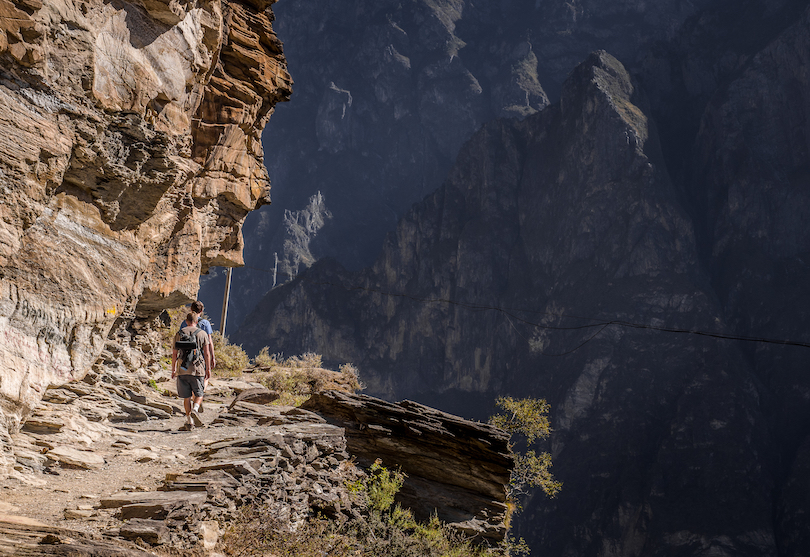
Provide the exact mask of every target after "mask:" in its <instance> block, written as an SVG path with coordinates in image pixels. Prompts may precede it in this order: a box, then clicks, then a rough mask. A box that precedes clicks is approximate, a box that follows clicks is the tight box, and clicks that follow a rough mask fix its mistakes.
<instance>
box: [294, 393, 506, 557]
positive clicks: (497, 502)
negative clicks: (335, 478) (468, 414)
mask: <svg viewBox="0 0 810 557" xmlns="http://www.w3.org/2000/svg"><path fill="white" fill-rule="evenodd" d="M301 408H303V409H306V410H311V411H314V412H317V413H318V414H320V415H322V416H325V417H326V418H327V419H328V420H329V421H330V422H332V423H335V424H337V425H339V426H340V427H342V428H343V429H344V430H345V435H346V443H347V449H348V451H349V452H350V453H351V454H352V455H353V456H355V457H356V458H357V462H358V463H359V464H361V465H363V466H366V467H368V466H370V465H371V464H372V463H373V462H374V461H375V460H377V459H380V460H381V461H382V462H383V463H384V464H385V465H386V466H393V467H396V468H398V469H400V470H401V471H402V472H404V473H405V474H406V479H405V483H404V484H403V486H402V490H401V491H400V492H399V494H398V495H397V500H398V501H399V502H401V503H402V506H403V507H405V508H408V509H411V510H412V511H413V513H414V516H415V517H416V518H417V519H419V520H428V519H429V518H430V517H431V516H432V515H434V514H435V515H436V516H438V517H439V519H440V520H441V521H442V522H446V523H448V524H449V525H450V526H452V527H454V528H456V529H458V530H460V531H461V532H463V533H464V534H466V535H469V536H472V537H478V538H483V539H487V540H490V541H495V542H499V541H501V540H503V538H504V535H505V533H506V525H505V521H506V519H507V516H506V515H507V504H506V503H507V501H506V485H507V484H508V483H509V478H510V471H511V470H512V467H513V461H512V459H511V457H510V450H509V446H508V443H509V436H508V434H507V433H506V432H504V431H502V430H500V429H498V428H495V427H493V426H489V425H487V424H482V423H477V422H471V421H469V420H464V419H462V418H459V417H458V416H453V415H451V414H447V413H445V412H441V411H439V410H436V409H434V408H429V407H427V406H423V405H421V404H417V403H415V402H410V401H403V402H399V403H390V402H385V401H383V400H380V399H375V398H373V397H369V396H365V395H356V394H355V395H352V394H349V393H344V392H340V391H327V392H323V393H316V394H314V395H312V397H310V399H309V400H307V401H306V402H305V403H304V404H303V405H302V406H301Z"/></svg>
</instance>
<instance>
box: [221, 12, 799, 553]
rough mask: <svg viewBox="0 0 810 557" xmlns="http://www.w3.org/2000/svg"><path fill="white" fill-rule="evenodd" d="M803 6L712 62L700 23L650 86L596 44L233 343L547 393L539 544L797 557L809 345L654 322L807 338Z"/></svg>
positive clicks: (552, 548) (765, 18) (466, 405)
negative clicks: (378, 234) (400, 211)
mask: <svg viewBox="0 0 810 557" xmlns="http://www.w3.org/2000/svg"><path fill="white" fill-rule="evenodd" d="M799 4H800V3H790V2H785V3H782V4H779V5H771V6H770V7H766V6H764V4H760V3H758V2H746V3H745V5H744V6H741V7H740V10H739V12H740V14H741V15H739V17H735V18H731V19H730V20H729V21H727V22H726V24H727V27H723V26H720V27H719V30H717V31H716V34H717V35H718V37H719V39H718V41H717V42H716V43H714V46H713V49H714V50H713V51H712V52H714V53H719V54H718V56H719V58H714V59H713V61H712V62H711V63H709V62H708V59H709V58H711V55H707V54H705V53H704V54H699V53H700V52H701V48H702V44H703V43H702V42H701V40H698V39H700V38H703V39H705V38H706V36H707V33H708V31H707V29H708V27H704V26H703V23H705V22H701V21H696V20H692V21H691V22H690V24H689V25H687V26H685V27H684V28H683V29H682V32H681V33H680V34H678V36H677V37H675V38H674V39H673V41H672V42H671V43H666V44H662V45H659V48H660V50H658V51H656V52H650V53H649V58H648V59H647V60H646V62H645V64H646V66H645V69H644V71H643V72H640V74H639V75H640V77H641V78H642V80H643V83H644V84H645V85H646V84H650V87H649V91H650V93H649V94H645V91H644V89H643V88H642V87H640V85H639V81H638V80H636V79H634V78H632V77H631V76H630V75H629V74H628V72H627V70H626V69H625V67H624V66H623V65H622V64H621V63H619V62H618V61H617V60H616V59H615V58H614V57H612V56H610V55H609V54H607V53H605V52H599V53H596V54H594V55H592V56H590V57H589V58H588V59H587V60H586V61H585V62H584V63H583V64H581V65H580V66H578V67H577V68H576V69H575V70H574V71H573V72H572V74H571V76H570V78H569V79H568V80H567V81H566V83H565V84H564V86H563V87H562V92H561V99H560V102H559V103H556V104H553V105H551V106H549V107H548V108H546V109H544V110H543V111H541V112H539V113H538V114H535V115H532V116H530V117H528V118H526V119H525V120H523V121H522V122H519V121H515V120H501V121H496V122H493V123H491V124H488V125H486V126H484V128H483V129H482V130H481V131H480V132H479V133H477V134H476V135H475V136H474V137H473V139H472V140H471V141H470V142H469V143H467V145H466V146H465V147H464V148H463V149H462V151H461V153H460V154H459V157H458V159H457V161H456V164H455V165H454V168H453V170H452V171H451V172H450V175H449V177H448V179H447V180H446V181H445V183H444V185H443V186H442V187H441V188H440V189H438V190H437V191H436V192H435V193H434V194H432V195H429V196H427V197H426V198H425V199H424V200H423V201H422V202H421V203H418V204H417V205H415V206H414V207H413V209H412V210H411V212H410V213H409V214H408V215H406V216H405V217H404V218H403V219H402V220H401V221H400V224H399V226H398V228H397V231H396V233H395V234H393V235H391V236H390V237H389V239H388V240H387V241H386V244H385V246H384V249H383V252H382V254H381V256H380V257H379V258H378V259H377V261H376V262H375V264H374V265H373V266H372V267H369V268H367V269H365V270H362V271H359V272H350V271H346V270H345V269H343V268H342V267H341V266H340V265H338V264H336V263H333V262H322V263H319V264H316V265H315V266H313V267H312V268H311V269H310V270H309V271H308V272H307V273H304V274H303V275H301V276H300V277H299V278H298V279H296V280H295V281H293V282H292V283H291V284H289V285H286V286H284V287H282V288H279V289H276V290H274V291H273V292H271V293H269V294H268V296H267V297H265V299H264V300H263V302H262V303H261V304H260V306H259V307H258V308H257V311H256V312H255V313H254V314H253V316H252V317H251V318H249V319H248V320H247V321H246V324H245V325H244V326H243V328H242V330H240V331H239V335H238V337H237V340H238V341H239V342H244V343H245V346H247V347H250V348H253V349H257V348H258V347H260V346H264V345H270V346H272V347H273V349H274V350H283V351H285V352H290V353H296V352H299V351H301V352H303V351H310V350H311V351H317V352H319V353H322V354H324V356H325V358H328V359H334V360H339V361H352V362H354V363H355V364H357V365H358V367H359V368H360V369H361V372H362V377H363V379H364V381H366V382H367V383H368V385H369V388H370V390H371V391H372V392H374V393H379V394H382V395H384V396H387V397H397V398H400V397H403V396H410V397H414V398H416V399H417V400H421V401H428V400H429V401H433V402H437V400H440V401H441V402H440V403H439V405H440V406H442V407H445V408H447V407H452V408H455V409H457V411H459V412H460V413H465V411H464V410H458V409H466V413H467V415H476V417H479V418H480V417H483V414H485V413H486V412H487V408H486V407H485V405H482V404H480V402H478V401H481V400H485V399H486V398H487V397H489V398H494V396H495V394H496V393H497V394H504V393H505V394H513V395H518V396H525V395H531V396H543V397H546V398H548V399H549V401H550V402H551V403H552V407H553V421H554V427H555V429H556V432H555V434H554V435H553V436H552V440H551V443H550V448H551V450H552V451H553V453H554V457H555V473H556V474H557V476H558V477H559V479H561V480H562V481H563V482H564V488H563V492H562V493H561V494H560V495H559V496H558V498H557V499H555V500H554V501H551V502H549V501H546V500H541V498H540V497H537V498H535V499H533V500H531V501H530V502H529V503H528V505H527V510H526V512H525V514H524V515H523V518H522V519H520V520H519V521H518V524H517V530H518V532H519V533H520V534H522V535H524V536H525V537H527V538H528V539H530V541H531V543H532V544H533V545H534V546H535V547H536V548H538V549H540V550H541V551H543V552H544V553H548V554H552V555H600V556H608V555H611V556H612V555H616V556H618V555H659V554H667V555H752V556H753V555H793V554H801V553H803V552H806V551H808V549H809V548H808V546H807V543H808V539H807V537H806V535H805V534H804V530H803V528H802V527H801V526H800V525H799V524H800V522H801V516H804V513H806V512H807V502H806V500H805V499H802V497H803V495H802V494H803V493H804V491H803V490H802V489H801V488H800V487H798V486H799V485H800V483H801V482H800V479H799V478H800V476H801V474H802V473H803V472H804V471H806V470H807V469H808V461H807V454H808V453H807V435H808V429H807V426H808V424H807V419H806V415H807V414H806V411H805V407H806V392H807V387H806V381H805V377H806V374H805V373H804V371H803V367H802V365H803V364H802V363H801V362H802V361H803V360H804V359H805V357H806V354H805V352H806V350H807V349H806V348H800V347H790V346H783V345H781V346H780V345H776V344H769V343H765V342H735V341H730V340H721V339H717V338H712V337H707V336H704V335H694V334H688V333H679V334H676V333H673V332H670V333H666V332H662V331H661V330H660V329H661V328H664V329H677V330H681V331H689V330H700V331H706V332H712V333H718V334H720V335H731V336H748V337H770V338H785V339H793V340H797V341H802V342H805V343H807V342H808V341H810V338H807V336H806V331H807V330H808V327H807V312H806V311H805V308H806V306H807V304H806V303H803V302H804V301H805V300H806V295H805V294H804V293H803V292H801V291H800V290H801V288H802V286H801V285H803V284H805V283H806V280H807V275H806V272H807V271H806V265H805V264H804V263H803V261H804V260H805V259H806V252H807V249H808V246H810V242H808V238H806V230H805V228H806V227H805V226H804V225H803V224H802V223H803V220H802V219H803V218H804V217H803V216H802V215H805V214H806V211H807V202H808V199H809V197H808V196H810V190H809V189H808V187H807V180H806V176H805V174H806V173H805V167H806V166H807V165H808V163H810V161H808V159H807V145H808V143H807V137H806V130H805V128H806V126H805V117H804V115H805V112H806V108H807V106H808V99H807V94H808V88H807V85H806V83H805V79H804V77H803V76H804V73H805V72H804V70H803V68H804V67H805V66H806V64H807V62H808V54H807V53H808V52H810V50H808V49H807V48H805V47H804V46H803V45H804V44H805V41H806V40H807V37H808V33H810V25H808V20H807V17H808V14H807V11H806V3H803V4H804V5H803V6H800V5H799ZM799 8H801V9H799ZM797 14H798V18H797ZM704 15H706V16H707V18H708V17H709V16H714V17H716V16H717V15H718V12H717V11H715V12H711V11H706V12H704ZM709 21H711V19H709ZM714 21H716V20H714ZM757 22H759V24H760V26H759V27H757ZM743 23H744V24H745V25H743ZM734 29H736V31H737V32H738V33H739V32H741V30H745V29H756V32H754V33H753V34H752V35H751V38H752V40H751V41H750V42H747V41H743V45H741V44H740V43H739V42H738V40H737V39H735V40H731V39H730V37H738V36H739V35H737V34H735V32H734ZM689 60H692V61H693V62H694V66H693V67H691V68H690V66H689V64H688V63H687V61H689ZM664 61H666V63H664ZM662 68H669V70H668V71H670V72H671V73H669V74H667V73H666V72H662ZM698 69H699V70H700V71H698ZM644 72H646V73H644ZM703 72H705V73H703ZM662 75H663V76H665V77H666V78H667V79H670V80H671V81H670V82H669V83H670V87H669V88H667V87H665V86H664V84H663V83H661V82H660V81H658V82H656V83H654V84H653V83H651V81H652V80H653V78H654V77H655V76H658V77H661V76H662ZM701 80H702V81H701ZM679 87H683V88H684V89H679ZM679 90H683V91H685V93H684V98H683V99H681V100H680V101H679V102H680V103H682V104H690V103H692V106H690V107H689V110H688V111H686V112H684V115H683V116H684V118H683V119H684V121H683V122H676V121H675V118H676V115H675V114H673V113H672V112H671V108H672V107H671V105H668V104H667V102H666V101H667V99H669V98H671V97H669V95H674V94H675V92H676V91H679ZM664 91H666V94H664ZM677 106H681V105H680V104H679V105H677ZM659 122H661V124H662V125H661V128H659V126H658V123H659ZM661 129H662V130H663V131H661ZM659 132H660V133H659ZM448 301H450V302H448ZM493 307H497V308H501V309H502V310H503V311H499V310H494V309H492V308H493ZM437 393H438V394H437ZM476 402H478V403H477V404H475V403H476ZM797 489H798V491H797Z"/></svg>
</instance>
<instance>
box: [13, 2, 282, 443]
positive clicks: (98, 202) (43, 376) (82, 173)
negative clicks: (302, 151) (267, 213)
mask: <svg viewBox="0 0 810 557" xmlns="http://www.w3.org/2000/svg"><path fill="white" fill-rule="evenodd" d="M269 5H270V3H269V2H264V1H257V2H240V1H233V2H231V1H224V2H221V1H219V0H213V1H202V2H197V1H193V0H192V1H182V2H172V3H162V2H144V3H140V2H118V3H109V2H101V1H98V2H72V1H71V0H67V1H59V0H57V1H54V2H47V3H44V4H43V3H41V2H39V1H21V2H16V3H12V2H9V1H8V0H4V1H3V2H2V4H1V5H0V9H2V11H3V13H4V14H5V16H4V17H3V18H2V22H3V23H2V28H0V57H2V67H1V68H0V99H2V100H1V101H0V138H1V139H0V187H2V193H3V195H2V196H1V197H2V201H0V212H2V217H3V218H2V222H1V223H0V265H1V266H2V269H1V270H0V335H2V338H3V342H2V343H0V367H2V368H3V370H4V371H3V375H2V378H1V379H0V412H2V422H3V424H4V429H5V428H10V429H11V430H14V429H15V428H17V427H18V426H19V423H20V421H21V419H22V418H23V417H24V416H25V415H26V414H27V413H28V412H29V411H30V409H31V407H32V406H33V405H34V404H36V401H37V400H38V399H39V397H40V396H41V395H42V393H43V392H44V390H45V389H46V388H47V387H48V385H51V384H61V383H65V382H67V381H70V380H73V379H77V378H81V377H82V376H83V375H84V374H85V373H86V372H87V370H88V369H90V366H91V365H92V364H93V362H94V361H95V360H96V358H97V357H98V356H99V353H100V352H101V350H102V348H103V346H104V341H105V338H106V337H107V334H108V333H109V332H110V330H111V328H112V326H113V324H114V323H115V322H116V320H117V319H120V318H122V317H130V318H131V317H133V316H135V315H138V316H140V317H144V318H148V317H153V316H154V315H157V313H159V311H160V310H161V309H163V308H165V307H174V306H177V305H179V304H181V303H183V302H186V301H188V300H190V299H192V298H194V297H196V292H197V289H198V285H199V283H198V280H199V275H200V273H201V272H205V271H206V270H207V269H208V267H209V266H211V265H238V264H240V263H241V262H242V256H241V249H242V246H243V240H242V235H241V225H242V223H243V221H244V219H245V216H246V215H247V213H248V212H249V211H251V210H252V209H255V208H256V207H258V206H259V205H261V204H262V203H266V202H267V201H268V189H269V181H268V178H267V173H266V170H265V168H264V165H263V161H262V155H263V153H262V146H261V142H260V134H261V131H262V129H263V127H264V125H265V124H266V122H267V119H268V117H269V116H270V114H271V113H272V112H273V107H274V105H275V103H276V102H278V101H281V100H285V99H287V98H288V96H289V94H290V86H291V80H290V76H289V74H288V73H287V71H286V62H285V59H284V56H283V54H282V51H281V43H280V42H279V41H278V39H277V38H276V37H275V34H274V32H273V29H272V24H271V22H272V18H273V16H272V12H271V11H270V8H269Z"/></svg>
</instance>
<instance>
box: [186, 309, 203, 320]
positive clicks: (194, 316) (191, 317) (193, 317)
mask: <svg viewBox="0 0 810 557" xmlns="http://www.w3.org/2000/svg"><path fill="white" fill-rule="evenodd" d="M199 318H200V317H199V316H198V315H197V314H196V313H194V312H193V311H192V312H191V313H189V314H188V315H186V321H188V322H189V323H196V322H197V320H198V319H199Z"/></svg>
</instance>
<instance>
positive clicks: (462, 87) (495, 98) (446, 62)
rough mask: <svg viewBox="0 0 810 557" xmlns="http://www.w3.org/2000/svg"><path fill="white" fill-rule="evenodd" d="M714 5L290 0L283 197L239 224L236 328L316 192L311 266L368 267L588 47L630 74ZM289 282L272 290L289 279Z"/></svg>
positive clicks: (219, 284) (210, 285)
mask: <svg viewBox="0 0 810 557" xmlns="http://www.w3.org/2000/svg"><path fill="white" fill-rule="evenodd" d="M716 4H723V5H725V4H726V3H725V2H719V1H717V0H700V1H695V0H688V1H687V0H666V1H659V2H655V3H650V2H645V1H640V0H638V1H637V0H627V1H622V2H599V1H591V0H584V1H576V2H571V1H567V0H484V1H476V2H470V1H466V0H440V1H435V2H434V1H432V2H422V1H417V0H408V1H405V2H401V1H398V0H397V1H393V0H378V1H376V2H345V1H343V0H335V1H333V2H330V3H329V6H328V7H325V6H318V7H315V6H313V5H312V4H311V3H309V2H306V1H303V0H288V1H285V2H283V3H282V4H281V5H280V6H278V8H277V10H280V14H281V15H280V17H279V22H278V27H277V29H278V33H279V36H280V37H281V38H282V39H283V40H284V43H285V45H286V46H285V51H286V53H287V56H288V57H289V60H290V65H291V66H292V67H293V68H294V69H295V71H294V73H295V76H296V84H297V85H296V101H295V103H291V104H290V105H286V106H284V107H283V109H282V110H280V112H279V114H278V115H277V116H276V118H275V120H274V128H273V129H274V130H275V132H276V133H274V134H273V135H272V136H268V137H266V138H265V147H266V149H267V150H268V152H270V153H273V154H272V156H270V157H268V159H267V163H268V168H269V172H270V175H271V177H272V178H273V181H274V183H275V184H276V185H277V186H278V187H277V188H276V190H275V191H274V197H273V199H274V205H273V206H270V207H264V208H262V209H261V210H260V211H259V212H257V213H255V214H254V215H252V216H251V217H249V218H248V220H247V223H246V228H245V232H246V234H247V236H248V237H250V238H252V239H254V241H252V242H250V245H249V246H248V247H247V251H246V255H245V257H246V258H247V259H246V260H247V262H248V266H250V267H252V269H250V268H249V269H240V270H239V271H238V272H236V274H235V275H234V287H235V292H234V293H233V294H232V297H231V305H230V308H229V321H230V322H231V324H232V326H236V325H238V324H239V323H241V322H242V320H243V318H244V317H245V316H246V315H247V314H248V313H249V312H250V311H251V310H252V309H253V307H254V306H255V300H256V299H258V298H259V297H261V296H263V295H264V294H265V293H266V292H267V290H269V289H270V288H271V287H272V285H273V283H272V273H267V272H265V271H262V269H264V270H267V269H272V268H273V266H274V253H278V256H279V258H280V259H281V260H287V259H291V258H292V259H296V258H298V259H300V258H299V257H298V256H297V255H295V254H296V249H297V246H296V244H291V245H289V248H288V249H284V250H283V252H280V251H277V250H275V249H274V250H272V251H269V252H268V250H267V249H266V246H269V245H270V244H278V245H279V247H280V248H281V247H282V244H283V240H281V239H280V238H281V236H282V235H283V234H284V232H283V227H282V226H280V225H281V223H282V222H283V221H284V219H285V218H286V217H285V215H286V213H285V211H293V212H297V211H302V212H306V209H305V207H306V206H307V205H308V199H309V198H310V197H311V196H312V195H314V194H315V193H316V192H321V193H322V194H323V196H324V199H325V202H326V206H327V208H328V209H329V211H330V212H331V213H332V214H333V216H334V218H333V219H332V220H331V221H329V222H328V223H327V224H326V226H325V227H324V228H323V229H321V230H319V231H317V232H316V233H313V234H311V236H310V240H309V242H308V246H309V247H308V251H309V252H310V253H311V255H312V257H313V258H314V259H315V260H317V259H321V258H324V257H332V258H334V259H336V260H337V261H339V262H340V263H341V264H342V265H343V266H345V267H347V268H349V269H352V270H357V269H359V268H361V267H363V266H367V265H371V264H372V263H373V261H374V260H375V259H376V258H377V256H378V254H379V251H380V248H381V246H382V243H383V240H384V237H385V234H386V233H388V232H391V231H393V230H394V228H395V227H396V222H397V221H398V220H399V219H400V218H401V217H402V216H404V215H405V213H406V212H407V211H408V210H409V208H410V206H411V205H412V204H413V203H415V202H417V201H419V200H420V199H422V198H423V197H424V196H425V195H427V194H429V193H431V192H433V191H434V190H435V189H436V188H438V187H439V186H440V185H441V182H442V181H443V180H444V178H445V176H446V175H447V172H448V171H449V169H450V167H451V166H452V164H453V161H454V160H455V158H456V156H457V154H458V152H459V149H460V147H461V145H462V144H463V143H464V141H466V140H467V139H468V138H469V137H470V136H471V135H472V133H473V132H475V131H476V130H477V129H478V128H479V127H480V126H481V125H482V124H483V123H485V122H489V121H491V120H492V119H494V118H496V117H517V118H525V117H526V116H529V115H531V114H533V113H535V112H537V111H538V110H540V109H542V108H543V107H544V106H546V105H547V104H548V99H549V98H550V99H552V100H557V99H558V98H559V95H560V90H561V87H562V83H563V81H564V80H565V78H566V77H567V76H568V74H569V73H570V72H571V70H572V69H573V68H574V67H575V66H576V65H577V64H578V63H580V62H581V61H582V60H584V59H585V57H586V56H587V55H588V54H589V53H590V52H592V51H594V50H597V49H605V50H607V51H608V52H610V53H611V54H613V55H614V56H615V57H616V58H618V59H619V60H620V61H622V63H623V64H624V65H625V66H626V67H628V68H630V69H634V68H639V67H641V66H642V64H643V63H649V62H647V56H648V49H647V46H646V45H648V44H651V43H654V42H656V41H661V40H665V39H667V38H672V37H675V36H678V34H679V33H680V32H681V29H682V27H683V25H684V23H685V22H688V21H691V20H692V19H694V18H695V16H696V14H698V13H701V10H703V9H704V8H706V7H707V6H712V5H716ZM731 11H733V10H731ZM668 61H669V60H667V62H668ZM260 246H264V247H265V248H264V249H261V248H260ZM290 272H291V273H292V274H290V275H283V276H279V282H286V281H288V280H291V279H292V278H293V277H294V276H295V272H296V271H295V270H294V269H291V270H290ZM223 286H224V282H223V281H222V280H221V279H219V278H217V279H213V280H211V281H208V280H206V281H204V283H203V287H202V290H201V295H202V296H203V297H204V299H206V300H207V301H208V304H209V305H210V304H214V303H218V302H219V300H221V299H222V291H223ZM237 286H238V288H237ZM212 309H213V306H212ZM214 314H215V315H219V313H218V312H217V311H215V312H214Z"/></svg>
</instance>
